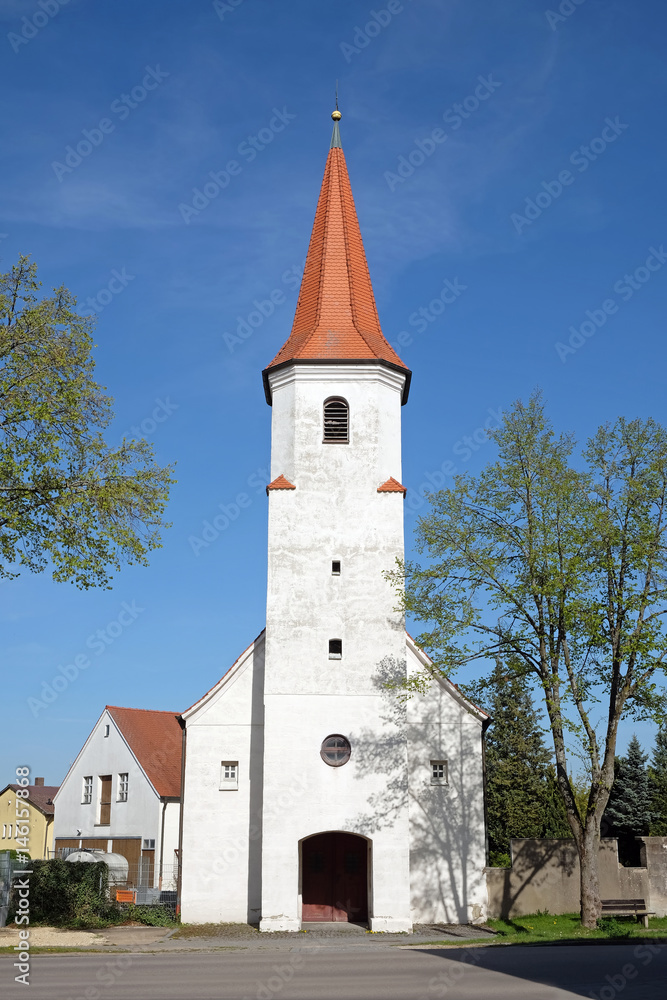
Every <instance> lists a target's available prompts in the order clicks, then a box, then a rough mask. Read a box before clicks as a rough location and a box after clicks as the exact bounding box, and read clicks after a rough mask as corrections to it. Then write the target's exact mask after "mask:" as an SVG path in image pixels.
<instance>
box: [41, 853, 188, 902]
mask: <svg viewBox="0 0 667 1000" xmlns="http://www.w3.org/2000/svg"><path fill="white" fill-rule="evenodd" d="M76 852H79V853H86V854H90V855H91V860H93V859H94V860H104V858H101V859H98V858H97V857H96V856H95V855H96V853H97V852H93V851H86V850H85V849H83V848H79V847H59V848H58V849H57V850H56V851H50V852H49V856H50V857H52V858H63V859H64V858H67V857H68V855H70V854H74V853H76ZM123 860H124V859H123ZM71 863H72V864H79V863H85V862H71ZM177 889H178V864H173V865H164V866H163V868H162V871H160V870H159V866H157V865H155V864H154V862H153V860H152V858H140V860H139V862H138V863H135V864H130V863H127V862H126V863H125V864H124V865H121V866H119V867H116V866H114V865H113V864H109V897H110V899H111V900H112V901H114V902H118V903H134V904H135V905H137V906H165V907H167V908H168V909H170V910H172V911H174V912H175V910H176V894H177Z"/></svg>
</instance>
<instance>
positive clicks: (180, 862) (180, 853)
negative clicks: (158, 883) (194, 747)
mask: <svg viewBox="0 0 667 1000" xmlns="http://www.w3.org/2000/svg"><path fill="white" fill-rule="evenodd" d="M178 724H179V726H180V727H181V729H182V730H183V750H182V753H181V809H180V814H179V817H178V883H177V889H176V914H177V916H178V915H180V912H181V889H182V882H183V813H184V812H185V809H184V806H185V754H186V750H187V732H188V731H187V729H186V728H185V719H184V718H183V716H182V715H179V716H178Z"/></svg>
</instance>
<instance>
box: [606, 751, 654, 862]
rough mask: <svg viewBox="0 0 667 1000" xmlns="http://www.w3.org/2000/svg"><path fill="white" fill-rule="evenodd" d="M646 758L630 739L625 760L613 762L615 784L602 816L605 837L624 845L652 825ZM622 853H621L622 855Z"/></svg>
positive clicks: (644, 832) (642, 833) (640, 835)
mask: <svg viewBox="0 0 667 1000" xmlns="http://www.w3.org/2000/svg"><path fill="white" fill-rule="evenodd" d="M646 760H647V754H645V753H643V751H642V748H641V745H640V743H639V740H638V739H637V737H636V736H633V737H632V739H631V740H630V743H629V745H628V753H627V756H626V757H619V758H617V761H616V767H615V775H614V784H613V786H612V789H611V794H610V796H609V802H608V803H607V808H606V810H605V813H604V820H606V822H607V824H608V829H607V836H610V837H618V838H619V840H620V841H622V842H624V843H625V844H627V843H628V842H629V841H633V840H634V838H635V837H642V836H646V835H647V834H648V831H649V826H650V822H651V796H650V791H649V780H648V773H647V771H646ZM621 853H622V852H621Z"/></svg>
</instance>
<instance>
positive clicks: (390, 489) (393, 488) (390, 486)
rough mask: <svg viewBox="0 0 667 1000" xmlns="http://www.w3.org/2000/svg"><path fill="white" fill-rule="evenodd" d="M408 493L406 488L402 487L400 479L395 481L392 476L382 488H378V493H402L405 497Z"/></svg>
mask: <svg viewBox="0 0 667 1000" xmlns="http://www.w3.org/2000/svg"><path fill="white" fill-rule="evenodd" d="M407 492H408V491H407V490H406V488H405V486H401V484H400V483H399V481H398V479H394V477H393V476H390V477H389V479H388V480H387V482H386V483H383V484H382V486H378V493H402V494H403V496H405V494H406V493H407Z"/></svg>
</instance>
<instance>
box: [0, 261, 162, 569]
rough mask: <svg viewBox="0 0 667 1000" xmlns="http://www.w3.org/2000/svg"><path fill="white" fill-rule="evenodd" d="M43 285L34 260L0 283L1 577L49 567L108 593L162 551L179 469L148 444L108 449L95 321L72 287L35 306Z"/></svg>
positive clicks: (108, 413)
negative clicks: (122, 574)
mask: <svg viewBox="0 0 667 1000" xmlns="http://www.w3.org/2000/svg"><path fill="white" fill-rule="evenodd" d="M36 275H37V268H36V265H35V264H34V263H31V262H30V260H29V258H28V257H25V256H21V257H20V258H19V261H18V263H17V264H16V265H15V266H14V267H13V268H12V269H11V271H10V272H9V273H7V274H3V275H0V576H3V577H13V576H16V575H18V572H19V571H20V569H21V567H25V568H27V569H29V570H31V571H33V572H41V571H42V570H44V569H45V568H46V566H47V565H48V566H50V568H51V570H52V573H53V578H54V580H58V581H63V580H68V581H71V582H73V583H75V584H76V585H77V586H78V587H81V588H87V587H93V586H107V587H108V586H109V580H110V578H111V570H112V569H119V568H120V564H121V562H127V563H141V564H144V565H145V564H146V563H147V558H146V557H147V553H148V551H149V550H151V549H154V548H156V547H158V546H159V545H160V529H161V528H162V527H165V525H164V523H163V520H162V517H163V514H164V510H165V507H166V503H167V499H168V495H169V487H170V485H171V483H173V482H174V480H173V479H172V478H171V471H172V470H171V468H170V467H166V468H160V467H159V466H158V465H156V463H155V460H154V458H153V451H152V448H151V447H150V445H149V444H147V442H146V441H143V440H141V441H126V440H123V442H122V443H121V444H120V445H119V446H118V447H116V448H111V447H109V446H108V445H107V444H106V443H105V441H104V438H103V436H102V431H103V430H104V429H105V428H106V427H107V426H108V425H109V423H110V422H111V420H112V418H113V411H112V408H111V404H112V400H111V399H110V398H109V396H107V395H106V394H105V392H104V389H103V387H101V386H99V385H98V384H97V383H96V382H95V381H94V379H93V369H94V363H93V360H92V358H91V349H92V347H93V343H92V338H91V330H92V320H91V319H90V318H85V317H82V316H80V315H79V314H78V313H77V312H76V300H75V298H74V297H73V296H72V295H71V294H70V293H69V292H68V291H67V289H66V288H62V287H61V288H57V289H54V293H53V295H52V296H51V297H46V298H42V299H40V298H38V294H37V293H38V289H39V287H40V283H39V282H38V281H37V277H36Z"/></svg>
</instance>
